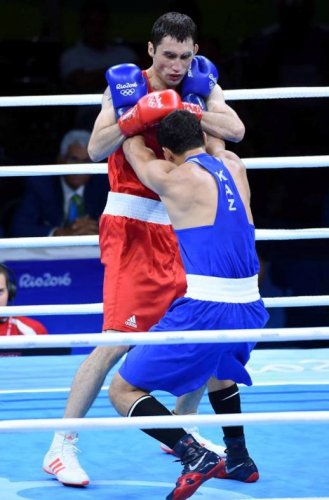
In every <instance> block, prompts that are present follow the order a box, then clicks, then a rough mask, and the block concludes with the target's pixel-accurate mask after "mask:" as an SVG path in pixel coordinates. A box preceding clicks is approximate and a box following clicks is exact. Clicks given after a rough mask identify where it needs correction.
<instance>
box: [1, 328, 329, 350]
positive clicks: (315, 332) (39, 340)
mask: <svg viewBox="0 0 329 500" xmlns="http://www.w3.org/2000/svg"><path fill="white" fill-rule="evenodd" d="M328 339H329V327H327V326H321V327H320V326H319V327H308V328H264V329H250V328H249V329H245V330H197V331H191V332H189V331H177V332H153V333H152V332H138V334H136V333H127V332H118V333H115V332H111V333H67V334H65V333H64V334H54V335H53V334H52V335H35V336H30V335H29V336H28V337H24V336H23V335H17V336H16V335H13V336H5V337H0V349H17V348H24V349H34V348H42V347H77V346H79V347H82V346H84V347H95V346H110V345H111V346H113V345H160V344H191V343H192V344H209V343H216V342H222V343H229V342H281V341H289V340H328Z"/></svg>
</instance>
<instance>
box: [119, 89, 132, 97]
mask: <svg viewBox="0 0 329 500" xmlns="http://www.w3.org/2000/svg"><path fill="white" fill-rule="evenodd" d="M134 93H135V89H123V90H120V94H121V95H123V96H130V95H133V94H134Z"/></svg>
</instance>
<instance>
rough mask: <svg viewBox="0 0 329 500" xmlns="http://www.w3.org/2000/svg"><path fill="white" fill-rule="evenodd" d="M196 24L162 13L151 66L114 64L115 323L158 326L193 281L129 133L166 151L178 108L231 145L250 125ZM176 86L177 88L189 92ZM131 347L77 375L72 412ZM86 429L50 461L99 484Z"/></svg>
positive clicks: (108, 244) (108, 262)
mask: <svg viewBox="0 0 329 500" xmlns="http://www.w3.org/2000/svg"><path fill="white" fill-rule="evenodd" d="M196 31H197V29H196V25H195V23H194V22H193V21H192V19H191V18H189V17H188V16H186V15H184V14H179V13H176V12H170V13H167V14H164V15H163V16H161V17H160V18H159V19H157V21H156V22H155V23H154V25H153V28H152V33H151V41H150V42H149V43H148V54H149V56H150V57H151V59H152V65H151V67H150V68H149V69H147V70H146V71H143V72H142V71H141V70H140V69H139V68H137V67H136V66H135V65H131V64H126V65H120V66H114V67H112V68H110V69H109V70H108V71H107V74H106V78H107V82H108V88H107V89H106V91H105V93H104V96H103V100H102V109H101V111H100V113H99V115H98V117H97V118H96V121H95V125H94V129H93V131H92V135H91V139H90V143H89V148H88V151H89V155H90V157H91V159H92V160H93V161H101V160H103V159H104V158H107V157H108V158H109V161H108V162H109V180H110V186H111V192H110V193H109V197H108V202H107V205H106V207H105V210H104V213H103V215H102V218H101V222H100V247H101V259H102V262H103V264H104V266H105V277H104V293H103V302H104V324H103V329H104V330H107V331H108V330H112V331H113V330H119V331H134V332H138V331H145V330H148V329H149V328H150V327H151V326H152V325H153V324H154V323H156V322H157V321H158V320H159V319H160V317H161V316H162V315H163V313H164V312H165V311H166V310H167V308H168V307H169V305H170V304H171V302H172V300H173V299H175V298H177V297H180V296H182V295H184V293H185V289H186V282H185V275H184V272H183V268H182V263H181V259H180V255H179V251H178V246H177V241H176V238H175V236H174V234H173V231H172V227H171V225H170V222H169V218H168V216H167V213H166V211H165V209H164V208H163V206H162V204H161V202H160V200H159V197H158V196H157V195H156V194H155V193H153V192H152V191H150V190H149V189H147V188H146V187H145V186H143V185H142V184H141V183H140V182H139V180H138V179H137V177H136V175H135V173H134V172H133V170H132V168H131V167H130V165H129V164H128V163H127V162H126V160H125V157H124V154H123V151H122V148H121V145H122V143H123V141H124V140H125V138H126V137H127V136H129V135H134V134H136V133H141V132H143V135H144V137H145V141H146V145H147V146H148V147H150V148H152V149H153V151H155V153H156V156H157V157H159V158H162V157H163V156H162V151H161V148H160V147H159V145H158V144H157V142H156V138H155V132H154V127H155V126H156V123H157V122H158V121H159V120H160V119H161V118H162V117H164V116H166V114H169V113H170V112H171V111H173V110H174V109H189V110H190V111H191V112H193V113H195V114H196V115H197V116H198V117H199V119H200V118H201V125H202V128H203V130H204V131H205V132H206V133H207V134H208V136H209V137H210V136H211V137H213V138H215V139H214V140H216V141H221V144H222V146H223V147H224V141H226V140H228V141H234V142H238V141H240V140H241V139H242V138H243V135H244V126H243V124H242V122H241V121H240V119H239V117H238V116H237V114H236V113H235V112H234V110H233V109H232V108H230V107H229V106H228V105H227V104H226V103H225V100H224V96H223V92H222V90H221V88H220V87H219V85H218V84H217V77H218V73H217V69H216V68H215V66H214V65H213V64H212V63H211V62H210V61H209V60H207V59H206V58H204V57H202V56H196V53H197V51H198V45H197V43H196ZM168 89H169V90H170V89H174V90H177V91H178V93H179V95H180V96H181V99H177V97H176V95H175V96H173V95H172V93H171V92H170V91H169V92H168ZM210 142H211V141H209V143H210ZM128 349H129V347H128V346H116V347H96V348H95V349H94V350H93V352H92V353H91V354H90V355H89V356H88V357H87V359H86V360H85V361H84V362H83V363H82V365H81V366H80V368H79V369H78V372H77V374H76V376H75V378H74V380H73V384H72V387H71V392H70V395H69V399H68V402H67V405H66V409H65V413H64V418H74V417H83V416H85V414H86V413H87V411H88V409H89V407H90V406H91V404H92V403H93V401H94V399H95V398H96V396H97V394H98V392H99V390H100V388H101V386H102V384H103V382H104V379H105V377H106V375H107V373H108V372H109V370H110V369H111V368H112V367H113V366H114V365H115V364H116V362H117V361H118V360H119V359H120V358H121V357H122V356H123V354H125V353H126V352H127V351H128ZM231 385H232V382H231V381H229V382H227V381H223V390H226V388H227V387H230V386H231ZM201 395H202V392H200V393H199V394H196V395H195V396H192V397H187V398H185V396H182V397H181V398H178V400H177V403H176V412H177V413H183V414H187V413H193V412H195V411H196V408H197V405H198V402H199V399H200V397H201ZM232 397H234V398H236V397H238V396H236V395H235V394H233V395H232ZM223 399H224V398H223ZM225 400H227V394H226V393H225ZM225 404H226V403H225V402H223V412H224V413H225ZM226 413H228V412H227V411H226ZM77 439H78V437H77V434H76V433H75V432H72V431H70V430H68V431H67V432H66V433H60V432H57V433H56V434H55V437H54V440H53V442H52V445H51V448H50V450H49V451H48V453H47V454H46V456H45V458H44V462H43V468H44V470H45V471H46V472H48V473H50V474H53V475H55V476H56V477H57V479H58V480H59V481H60V482H62V483H64V484H68V485H80V486H82V485H87V484H89V478H88V475H87V474H86V472H85V471H84V470H83V469H82V467H81V466H80V464H79V462H78V460H77V457H76V446H75V444H76V442H77ZM203 441H205V440H203ZM209 445H211V443H208V442H207V447H208V448H209ZM216 448H217V450H218V448H219V447H216ZM221 450H222V451H221V452H223V448H222V447H221Z"/></svg>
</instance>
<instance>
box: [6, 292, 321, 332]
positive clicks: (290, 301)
mask: <svg viewBox="0 0 329 500" xmlns="http://www.w3.org/2000/svg"><path fill="white" fill-rule="evenodd" d="M263 301H264V304H265V307H269V308H271V307H314V306H328V305H329V295H312V296H309V295H304V296H295V297H263ZM102 313H103V303H102V302H95V303H90V304H46V305H30V306H6V307H0V316H29V315H38V316H48V315H54V314H63V315H65V314H102ZM0 341H1V339H0Z"/></svg>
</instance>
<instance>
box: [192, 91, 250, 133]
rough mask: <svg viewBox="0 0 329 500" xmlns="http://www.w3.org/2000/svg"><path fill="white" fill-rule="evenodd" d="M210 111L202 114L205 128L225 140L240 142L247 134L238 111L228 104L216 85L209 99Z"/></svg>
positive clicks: (202, 122) (202, 123)
mask: <svg viewBox="0 0 329 500" xmlns="http://www.w3.org/2000/svg"><path fill="white" fill-rule="evenodd" d="M206 104H207V108H208V111H204V112H203V115H202V121H201V125H202V128H203V130H204V131H205V132H206V133H207V134H210V135H213V136H214V137H217V138H219V139H223V140H224V141H231V142H240V141H241V140H242V139H243V137H244V134H245V127H244V124H243V123H242V121H241V120H240V118H239V117H238V115H237V113H236V112H235V111H234V110H233V109H232V108H231V107H230V106H228V105H227V104H226V102H225V99H224V94H223V91H222V89H221V87H220V86H219V85H216V86H215V87H214V88H213V90H212V91H211V93H210V95H209V97H208V99H207V102H206Z"/></svg>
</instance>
